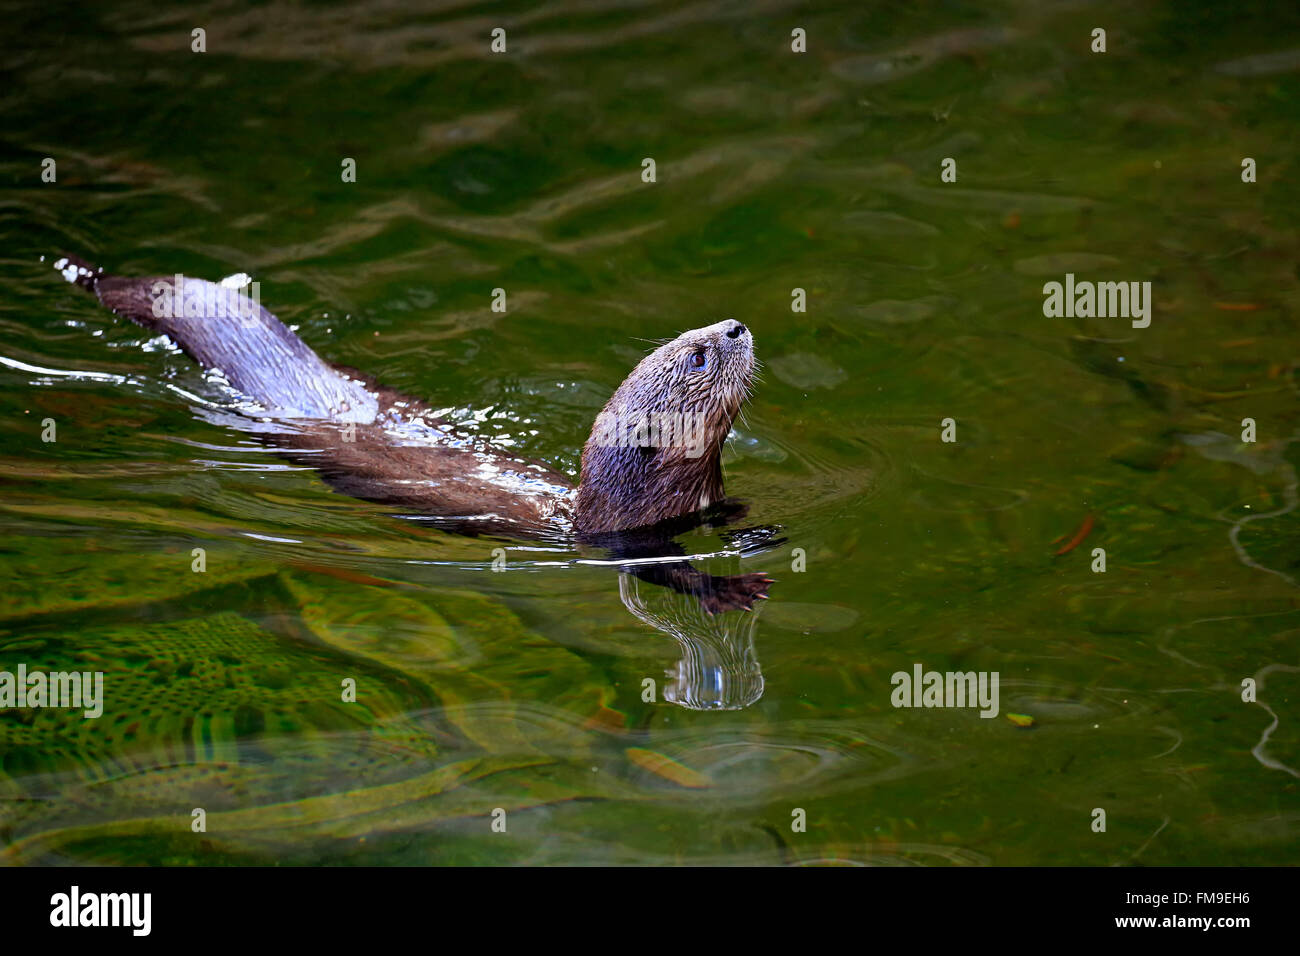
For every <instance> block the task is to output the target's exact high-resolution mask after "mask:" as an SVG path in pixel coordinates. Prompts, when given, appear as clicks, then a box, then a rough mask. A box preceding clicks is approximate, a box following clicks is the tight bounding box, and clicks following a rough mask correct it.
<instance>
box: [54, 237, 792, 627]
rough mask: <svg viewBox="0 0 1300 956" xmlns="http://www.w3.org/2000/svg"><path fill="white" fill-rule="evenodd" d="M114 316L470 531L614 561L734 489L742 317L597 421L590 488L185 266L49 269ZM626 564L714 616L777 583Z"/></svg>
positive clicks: (392, 491)
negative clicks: (569, 543)
mask: <svg viewBox="0 0 1300 956" xmlns="http://www.w3.org/2000/svg"><path fill="white" fill-rule="evenodd" d="M55 268H56V269H58V270H59V271H60V272H61V273H62V275H63V277H64V278H65V279H67V280H68V281H70V282H73V283H75V284H76V285H78V286H81V287H83V288H85V289H88V290H89V291H91V292H93V293H94V294H95V295H96V297H97V298H98V299H99V301H100V302H101V303H102V304H103V305H104V306H106V307H107V308H108V309H110V310H111V311H112V312H114V313H115V314H117V315H120V316H123V317H125V318H128V319H130V320H131V321H133V322H135V323H137V324H139V325H141V326H143V327H144V328H146V329H149V330H150V331H153V332H159V333H162V334H165V335H166V336H168V338H170V339H171V340H172V341H173V342H175V343H176V345H177V346H179V347H180V348H181V350H182V351H184V352H185V353H186V354H188V355H189V356H190V357H191V358H193V359H194V360H195V361H196V362H197V363H198V364H199V365H200V366H202V367H203V368H205V369H208V370H211V371H214V372H219V373H220V374H221V375H222V376H224V378H225V380H226V381H227V382H228V383H229V384H230V386H231V387H232V388H233V389H234V390H235V391H237V392H238V393H240V394H241V395H242V396H243V397H245V398H246V399H247V400H249V401H250V402H252V403H254V405H255V407H254V408H250V409H246V410H244V414H245V415H246V416H247V418H248V420H249V422H250V423H251V422H252V421H254V420H256V421H257V422H258V423H259V427H258V429H257V431H258V432H259V433H260V434H261V435H262V436H263V437H265V438H266V439H268V440H269V441H271V442H272V443H274V444H275V445H276V446H277V447H278V448H279V449H281V450H282V451H284V452H285V453H286V454H288V455H290V456H291V457H293V458H294V459H295V460H299V461H303V462H305V463H310V464H311V465H312V466H313V467H315V468H316V469H317V470H318V471H319V472H320V474H321V476H322V478H324V480H325V481H327V482H328V483H329V484H330V485H331V486H332V487H334V488H335V489H336V490H338V491H340V492H342V493H345V494H348V495H350V496H352V497H355V498H360V499H364V500H367V501H374V502H377V503H381V504H385V505H391V506H395V507H398V508H403V509H408V510H411V511H415V512H418V513H420V514H421V515H427V516H432V517H434V518H435V520H437V521H438V522H439V523H440V524H441V525H443V526H445V527H447V528H448V529H449V530H453V531H456V532H459V533H462V534H494V535H505V536H509V537H516V538H525V539H552V540H557V539H558V540H573V539H576V540H577V541H578V542H579V543H582V544H588V545H594V546H599V547H602V548H604V549H606V550H608V551H610V552H611V553H612V554H614V555H615V557H617V558H623V559H631V558H644V557H657V556H664V555H676V554H681V553H682V552H681V550H680V549H679V548H677V547H676V546H674V545H673V544H672V543H671V538H672V536H673V535H675V534H678V533H681V531H682V530H684V529H686V528H689V527H691V526H693V525H695V524H698V523H699V522H700V521H702V520H703V517H704V513H705V512H706V510H708V509H712V510H713V512H714V513H715V514H716V513H717V512H718V511H719V510H724V511H725V510H726V509H728V508H729V509H730V514H731V515H732V516H734V515H735V514H737V513H743V508H739V509H738V508H737V507H736V506H735V503H734V502H733V503H728V502H726V499H725V492H724V489H723V479H722V465H721V454H722V446H723V442H724V441H725V439H726V437H727V435H728V433H729V432H730V430H731V426H732V422H733V421H734V420H735V418H736V415H737V414H738V413H739V412H740V409H741V406H742V405H743V403H744V402H745V400H746V399H747V398H748V396H749V392H750V387H751V384H752V381H753V376H754V371H755V359H754V340H753V335H752V333H751V332H750V330H749V329H748V328H747V327H746V326H745V325H744V324H743V323H742V322H740V321H738V320H736V319H725V320H723V321H721V322H717V323H714V324H713V325H708V326H704V327H703V328H698V329H691V330H690V331H687V332H683V333H682V334H680V335H679V336H677V337H676V338H675V339H673V340H671V341H669V342H667V343H666V344H664V345H661V346H660V347H659V348H657V349H655V350H654V351H653V352H651V353H650V354H649V355H647V356H646V357H645V358H644V359H642V360H641V362H640V363H639V364H638V365H637V366H636V367H635V368H634V369H633V370H632V373H631V374H630V375H629V376H628V377H627V379H626V380H625V381H624V382H623V384H622V385H620V386H619V388H618V389H617V390H616V391H615V392H614V394H613V396H612V397H611V398H610V400H609V402H608V403H606V405H605V406H604V408H603V409H602V410H601V412H600V414H599V415H598V416H597V418H596V421H595V422H594V423H593V425H592V429H591V433H590V436H589V437H588V439H587V442H586V444H585V445H584V447H583V451H582V459H581V474H580V482H579V484H578V485H577V487H576V488H575V487H574V484H573V482H572V481H570V479H569V478H568V477H566V476H565V475H562V474H559V473H558V472H556V471H554V470H553V469H551V468H550V467H549V466H547V465H546V464H544V463H543V462H539V461H532V460H529V459H524V458H520V457H515V456H511V455H509V454H507V453H505V452H503V451H502V450H501V449H499V448H495V447H493V446H491V445H489V444H488V443H487V442H484V441H482V440H481V439H477V438H474V437H471V436H467V435H464V434H462V433H459V432H458V431H457V430H456V429H455V428H454V426H453V425H452V424H450V423H448V422H446V421H444V420H442V419H440V418H439V417H437V416H436V415H435V414H434V412H433V409H431V408H430V407H429V406H428V405H427V404H425V403H424V402H421V401H420V400H419V399H416V398H413V397H411V396H408V395H405V394H402V393H400V392H397V391H395V390H393V389H390V388H387V387H386V386H383V385H381V384H379V383H378V382H375V381H373V380H372V379H370V378H369V377H368V376H366V375H364V374H363V373H361V372H359V371H357V370H355V369H351V368H346V367H343V366H334V365H330V364H329V363H327V362H325V361H324V360H323V359H322V358H321V357H320V356H318V355H317V354H316V353H315V352H314V351H313V350H312V349H311V348H310V346H308V345H307V343H306V342H304V341H303V340H302V339H301V338H299V337H298V336H297V335H296V334H295V333H294V332H293V331H292V330H290V329H289V328H288V327H287V326H286V325H285V324H284V323H283V322H281V321H280V320H279V319H277V318H276V317H275V316H274V315H272V314H271V313H270V312H268V311H267V310H266V309H264V308H262V306H261V305H260V303H258V302H256V301H254V300H253V299H250V298H248V297H247V296H245V295H243V294H242V293H241V292H240V291H239V290H237V289H234V288H229V287H227V286H225V285H217V284H215V283H212V282H207V281H205V280H202V279H192V278H187V277H184V276H179V275H178V276H154V277H147V278H128V277H123V276H114V275H109V274H106V273H104V272H103V270H102V269H98V268H95V267H92V266H90V265H89V264H87V263H86V262H85V261H83V260H81V259H78V258H76V257H74V256H65V257H63V258H61V259H59V260H58V261H57V262H56V263H55ZM624 570H626V571H628V572H629V573H634V574H636V575H637V576H639V577H641V578H644V579H645V580H647V581H651V582H653V583H656V584H661V585H664V586H667V587H672V588H674V589H676V590H679V591H683V592H686V593H691V594H694V595H696V596H697V597H698V598H699V599H700V603H701V605H702V606H703V607H704V609H705V610H706V611H708V612H709V613H711V614H712V613H717V612H719V611H723V610H730V609H744V610H749V609H751V608H752V606H753V603H754V601H755V600H757V599H760V598H765V597H767V589H768V586H769V585H771V584H772V583H773V581H772V580H771V579H770V578H768V577H766V576H765V575H762V574H743V575H734V576H730V577H721V578H720V577H715V576H712V575H708V574H706V573H704V572H702V571H699V570H697V569H695V568H694V567H692V566H691V565H690V564H689V563H687V562H685V561H682V562H670V563H666V564H654V563H650V564H642V565H635V566H628V567H626V568H625V569H624Z"/></svg>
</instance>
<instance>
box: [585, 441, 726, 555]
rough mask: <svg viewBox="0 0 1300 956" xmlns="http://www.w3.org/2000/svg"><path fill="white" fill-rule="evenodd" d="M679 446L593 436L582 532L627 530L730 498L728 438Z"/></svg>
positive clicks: (587, 455) (587, 464)
mask: <svg viewBox="0 0 1300 956" xmlns="http://www.w3.org/2000/svg"><path fill="white" fill-rule="evenodd" d="M701 451H702V453H701V454H699V455H697V456H695V457H689V456H687V455H686V454H685V453H684V451H683V450H682V449H679V448H672V449H667V448H628V447H609V446H605V445H600V444H597V443H596V440H595V438H592V439H589V440H588V442H587V445H586V447H585V448H584V449H583V451H582V480H581V483H580V484H579V485H578V499H577V502H576V507H575V509H574V526H575V528H576V529H577V530H578V531H579V532H580V533H588V534H590V533H597V532H609V531H626V530H629V529H631V528H641V527H646V526H648V525H652V524H658V523H659V522H661V521H666V520H668V519H670V518H680V517H682V516H683V515H689V514H692V513H694V512H696V511H699V510H701V509H703V508H707V507H708V506H709V505H712V504H715V503H716V502H718V501H721V500H722V499H723V498H724V497H725V492H724V490H723V486H722V442H721V441H719V442H716V443H714V444H713V445H711V446H708V447H706V448H704V449H702V450H701Z"/></svg>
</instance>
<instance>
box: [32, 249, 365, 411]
mask: <svg viewBox="0 0 1300 956" xmlns="http://www.w3.org/2000/svg"><path fill="white" fill-rule="evenodd" d="M54 267H55V268H56V269H57V270H59V272H60V273H61V274H62V275H63V277H64V279H66V280H67V281H69V282H71V283H73V284H74V285H79V286H81V287H82V288H84V289H88V290H89V291H91V292H93V293H95V295H96V296H97V297H98V298H99V301H100V302H101V303H103V304H104V305H105V306H107V307H108V308H109V309H112V310H113V312H115V313H116V314H118V315H121V316H124V317H126V318H128V319H130V320H131V321H132V322H135V323H136V324H137V325H141V326H143V327H144V328H146V329H149V330H150V331H153V332H160V333H162V334H164V335H166V336H168V337H169V338H170V339H172V341H174V342H175V343H176V344H177V345H179V346H180V347H181V349H183V350H184V351H185V352H186V353H187V354H188V355H189V356H190V357H192V358H193V359H194V360H195V361H196V362H198V363H199V364H200V365H202V366H203V367H204V368H206V369H218V370H220V371H221V373H222V374H223V375H224V376H225V377H226V380H227V381H228V382H230V384H231V385H233V386H234V387H235V388H236V389H238V390H239V391H240V392H243V393H244V394H245V395H247V396H248V397H250V398H252V399H254V400H255V401H256V402H258V403H259V404H260V405H262V406H263V407H264V408H266V410H267V412H268V413H269V414H271V415H273V416H275V417H277V418H312V419H325V420H334V421H342V422H358V423H361V422H369V421H372V420H373V419H374V418H375V416H376V415H377V414H378V403H377V401H376V399H375V397H374V395H372V394H371V393H370V392H369V391H367V390H366V388H365V387H364V386H363V385H362V384H361V383H360V382H357V381H354V380H353V379H350V378H347V377H346V376H344V375H342V374H340V373H339V372H337V371H336V370H335V369H333V368H331V367H330V366H329V365H328V364H327V363H325V362H324V361H323V360H322V359H321V357H320V356H319V355H317V354H316V353H315V352H313V351H312V350H311V348H310V347H309V346H308V345H307V343H306V342H304V341H303V340H302V339H300V338H298V336H297V335H295V334H294V333H293V332H292V331H290V330H289V328H288V327H287V326H286V325H285V324H284V323H283V322H281V321H280V320H279V319H277V318H276V317H275V316H274V315H272V314H271V313H270V312H268V311H267V310H266V309H264V308H262V306H261V304H260V302H259V301H258V298H259V289H258V285H257V283H253V286H252V288H253V296H252V297H251V298H250V297H248V296H246V295H244V294H243V293H242V292H241V291H240V290H238V289H235V288H230V287H227V286H225V285H217V284H216V283H213V282H207V281H204V280H203V279H190V278H187V277H185V276H182V275H175V276H155V277H149V278H138V279H133V278H126V277H122V276H112V275H107V274H105V273H104V271H103V270H102V269H98V268H96V267H94V266H92V265H90V264H89V263H87V262H85V261H84V260H82V259H79V258H77V257H75V256H64V257H62V258H60V259H59V260H58V261H56V262H55V263H54Z"/></svg>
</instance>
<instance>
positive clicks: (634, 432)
mask: <svg viewBox="0 0 1300 956" xmlns="http://www.w3.org/2000/svg"><path fill="white" fill-rule="evenodd" d="M753 374H754V338H753V336H752V335H750V333H749V330H748V329H747V328H745V326H744V325H742V324H741V323H740V322H737V321H736V320H735V319H726V320H724V321H722V322H718V323H716V324H714V325H707V326H705V327H704V328H702V329H692V330H691V331H689V332H683V333H682V334H681V335H679V336H677V338H675V339H673V340H672V341H671V342H669V343H667V344H666V345H661V346H660V347H659V348H657V349H655V351H653V352H651V353H650V354H649V355H647V356H646V357H645V358H644V359H642V360H641V362H640V364H638V365H637V367H636V368H635V369H633V370H632V374H631V375H629V376H628V377H627V379H626V380H625V381H624V382H623V384H622V385H620V386H619V388H618V391H616V392H615V393H614V396H613V397H612V398H611V399H610V400H609V402H608V403H607V404H606V405H605V407H604V409H603V410H602V411H601V413H600V415H599V416H597V418H596V422H595V424H594V425H592V427H591V436H590V437H589V438H588V439H587V444H586V446H585V447H584V448H583V449H582V480H581V483H580V484H579V486H578V501H577V508H576V514H575V518H574V523H575V525H576V527H577V530H578V531H579V532H586V533H592V532H604V531H624V530H627V529H629V528H639V527H643V526H645V525H651V524H655V523H657V522H660V521H664V520H666V519H668V518H676V517H679V516H681V515H687V514H691V513H692V512H694V511H698V510H700V509H701V508H707V507H708V506H709V505H711V504H713V503H714V502H717V501H720V500H721V499H722V497H723V490H722V465H721V455H722V442H723V441H724V440H725V439H726V437H727V433H728V432H729V431H731V423H732V421H733V420H734V419H735V417H736V413H737V412H739V411H740V406H741V404H742V403H743V402H744V401H745V399H746V398H747V397H748V395H749V385H750V381H751V379H752V378H753Z"/></svg>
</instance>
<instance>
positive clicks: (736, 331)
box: [727, 319, 745, 339]
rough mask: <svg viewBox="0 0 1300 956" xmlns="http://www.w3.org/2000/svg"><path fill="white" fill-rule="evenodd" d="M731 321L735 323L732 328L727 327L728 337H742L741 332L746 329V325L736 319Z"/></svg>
mask: <svg viewBox="0 0 1300 956" xmlns="http://www.w3.org/2000/svg"><path fill="white" fill-rule="evenodd" d="M731 321H732V322H733V323H735V324H734V325H732V327H731V328H729V329H727V338H729V339H738V338H740V333H742V332H744V331H745V327H744V325H742V324H741V323H739V322H736V320H735V319H732V320H731Z"/></svg>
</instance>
